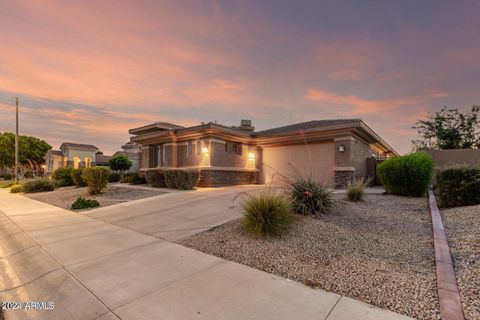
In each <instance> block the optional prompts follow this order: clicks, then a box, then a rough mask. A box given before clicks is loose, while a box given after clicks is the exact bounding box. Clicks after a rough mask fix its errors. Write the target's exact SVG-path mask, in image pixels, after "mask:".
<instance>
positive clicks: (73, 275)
mask: <svg viewBox="0 0 480 320" xmlns="http://www.w3.org/2000/svg"><path fill="white" fill-rule="evenodd" d="M185 196H187V194H185ZM188 197H190V195H188ZM185 200H186V201H187V198H186V199H185ZM0 300H1V301H20V302H23V303H25V302H31V301H36V302H53V303H54V309H51V310H32V309H30V310H25V309H22V310H6V314H5V315H6V319H82V320H89V319H101V320H110V319H319V320H320V319H329V320H339V319H345V320H346V319H358V320H363V319H387V320H388V319H391V320H394V319H395V320H396V319H409V318H408V317H404V316H401V315H398V314H395V313H392V312H389V311H386V310H382V309H379V308H376V307H372V306H370V305H368V304H365V303H362V302H358V301H355V300H352V299H349V298H346V297H342V296H340V295H337V294H334V293H328V292H325V291H322V290H314V289H311V288H309V287H306V286H304V285H302V284H300V283H297V282H294V281H289V280H287V279H284V278H281V277H277V276H274V275H271V274H268V273H265V272H262V271H258V270H255V269H252V268H249V267H246V266H243V265H240V264H237V263H233V262H229V261H225V260H222V259H220V258H217V257H214V256H210V255H207V254H204V253H201V252H198V251H195V250H192V249H189V248H186V247H183V246H180V245H177V244H174V243H171V242H168V241H165V240H162V239H159V238H157V237H152V236H149V235H146V234H144V233H140V232H137V231H134V230H130V229H126V228H124V227H121V226H117V225H112V224H109V223H106V222H103V221H99V220H96V219H93V218H91V217H88V216H85V215H80V214H76V213H73V212H70V211H67V210H64V209H60V208H56V207H53V206H51V205H48V204H45V203H41V202H38V201H35V200H32V199H29V198H26V197H23V196H21V195H14V194H10V193H8V192H7V190H0Z"/></svg>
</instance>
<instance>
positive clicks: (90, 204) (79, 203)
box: [72, 197, 100, 210]
mask: <svg viewBox="0 0 480 320" xmlns="http://www.w3.org/2000/svg"><path fill="white" fill-rule="evenodd" d="M99 206H100V203H98V201H97V200H95V199H84V198H81V197H80V198H77V200H75V202H74V203H72V209H75V210H78V209H88V208H96V207H99Z"/></svg>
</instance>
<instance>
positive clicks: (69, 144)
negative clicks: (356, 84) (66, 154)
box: [60, 142, 98, 150]
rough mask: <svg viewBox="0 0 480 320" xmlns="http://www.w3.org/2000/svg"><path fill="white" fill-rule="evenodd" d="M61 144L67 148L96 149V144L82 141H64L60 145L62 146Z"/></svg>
mask: <svg viewBox="0 0 480 320" xmlns="http://www.w3.org/2000/svg"><path fill="white" fill-rule="evenodd" d="M63 146H65V147H67V148H81V149H92V150H98V148H97V147H96V146H94V145H93V144H82V143H73V142H64V143H62V145H61V146H60V148H62V147H63Z"/></svg>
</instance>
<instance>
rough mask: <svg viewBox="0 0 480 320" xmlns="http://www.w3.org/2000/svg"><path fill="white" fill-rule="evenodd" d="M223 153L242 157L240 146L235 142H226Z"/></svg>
mask: <svg viewBox="0 0 480 320" xmlns="http://www.w3.org/2000/svg"><path fill="white" fill-rule="evenodd" d="M225 152H227V153H231V154H237V155H239V156H241V155H242V144H241V143H236V142H226V143H225Z"/></svg>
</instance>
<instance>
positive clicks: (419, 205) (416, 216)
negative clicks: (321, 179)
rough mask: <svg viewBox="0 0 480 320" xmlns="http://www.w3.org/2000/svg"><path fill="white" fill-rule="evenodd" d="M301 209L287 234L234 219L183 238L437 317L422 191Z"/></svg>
mask: <svg viewBox="0 0 480 320" xmlns="http://www.w3.org/2000/svg"><path fill="white" fill-rule="evenodd" d="M344 197H345V196H344V195H335V198H336V199H337V201H336V205H335V207H334V209H332V210H331V212H330V213H329V214H327V215H322V216H320V217H318V218H314V217H309V216H301V217H300V218H299V219H298V221H297V223H296V224H295V226H294V227H293V228H292V230H291V231H290V232H289V233H288V234H287V235H285V236H283V237H282V238H273V239H272V238H270V239H262V238H254V237H252V236H251V235H249V234H246V233H245V232H244V230H243V228H242V221H241V220H236V221H232V222H230V223H227V224H225V225H223V226H220V227H218V228H215V229H213V230H210V231H207V232H204V233H201V234H197V235H195V236H193V237H190V238H188V239H185V240H183V241H181V244H183V245H185V246H187V247H191V248H194V249H197V250H200V251H203V252H206V253H210V254H213V255H216V256H219V257H222V258H225V259H228V260H231V261H235V262H239V263H242V264H245V265H248V266H251V267H253V268H257V269H260V270H264V271H266V272H270V273H273V274H276V275H280V276H283V277H286V278H289V279H293V280H296V281H299V282H302V283H305V284H307V285H309V286H312V287H316V288H321V289H324V290H327V291H332V292H336V293H338V294H342V295H345V296H348V297H351V298H354V299H359V300H362V301H365V302H367V303H370V304H373V305H376V306H379V307H381V308H386V309H390V310H392V311H395V312H398V313H401V314H404V315H407V316H410V317H414V318H417V319H440V314H439V305H438V298H437V292H436V278H435V262H434V261H435V259H434V249H433V241H432V226H431V219H430V215H429V211H428V206H427V201H426V199H425V198H404V197H395V196H387V195H369V196H368V197H367V199H366V201H364V202H361V203H357V204H355V203H351V202H348V201H346V200H344Z"/></svg>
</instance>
